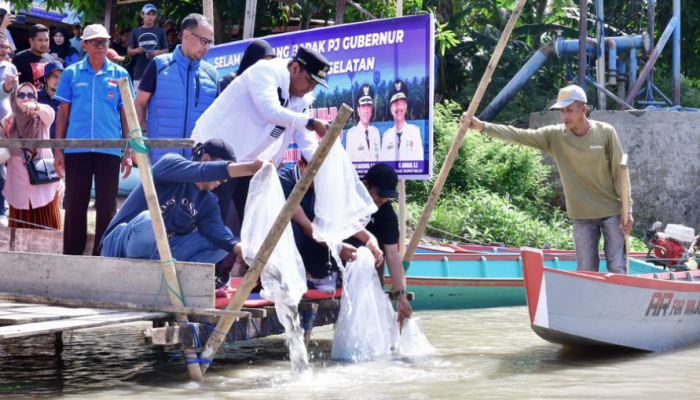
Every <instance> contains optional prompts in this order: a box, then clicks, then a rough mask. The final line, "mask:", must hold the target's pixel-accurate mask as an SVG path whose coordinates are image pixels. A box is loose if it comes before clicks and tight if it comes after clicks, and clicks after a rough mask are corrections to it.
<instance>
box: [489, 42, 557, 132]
mask: <svg viewBox="0 0 700 400" xmlns="http://www.w3.org/2000/svg"><path fill="white" fill-rule="evenodd" d="M551 56H552V44H551V43H548V44H546V45H544V46H542V47H540V49H539V50H537V51H536V52H535V54H534V55H533V56H532V57H530V59H529V60H528V61H527V63H525V65H523V67H522V68H520V71H518V73H517V74H515V76H514V77H513V79H511V80H510V82H508V84H507V85H506V86H505V87H504V88H503V89H502V90H501V91H500V93H498V95H497V96H496V98H494V99H493V101H491V103H490V104H489V105H488V107H486V108H485V109H484V111H482V112H481V114H480V115H479V119H480V120H482V121H492V120H493V119H494V118H496V116H497V115H498V113H500V112H501V111H502V110H503V108H504V107H505V106H506V104H508V102H509V101H511V100H512V99H513V96H515V95H516V94H517V93H518V92H519V91H520V89H522V87H523V85H525V83H527V81H528V80H529V79H530V78H531V77H532V75H534V74H535V72H537V70H539V69H540V68H542V66H543V65H544V64H545V63H546V62H547V60H549V58H550V57H551Z"/></svg>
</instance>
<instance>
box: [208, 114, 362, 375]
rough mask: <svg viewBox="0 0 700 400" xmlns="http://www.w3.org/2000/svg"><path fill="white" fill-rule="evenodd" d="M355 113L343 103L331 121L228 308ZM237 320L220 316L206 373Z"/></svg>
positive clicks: (236, 303)
mask: <svg viewBox="0 0 700 400" xmlns="http://www.w3.org/2000/svg"><path fill="white" fill-rule="evenodd" d="M351 113H352V108H350V107H349V106H348V105H347V104H343V105H342V107H341V108H340V110H339V112H338V115H337V116H336V117H335V120H334V121H333V123H332V124H331V127H330V128H329V129H328V131H327V132H326V134H325V136H324V137H323V140H322V141H321V144H320V145H319V147H318V149H317V150H316V152H315V153H314V156H313V157H312V158H311V161H310V162H309V165H308V166H307V167H306V169H305V170H304V173H303V174H302V175H301V179H299V182H298V183H297V184H296V186H294V190H292V193H291V194H290V196H289V198H288V199H287V202H286V203H285V204H284V207H283V208H282V210H281V211H280V213H279V215H278V216H277V219H276V220H275V223H274V224H273V225H272V229H271V230H270V232H269V233H268V234H267V237H266V238H265V241H264V242H263V244H262V245H261V246H260V250H259V251H258V254H257V255H256V256H255V259H254V260H253V262H252V263H251V264H250V266H249V268H248V271H247V272H246V274H245V276H244V277H243V280H242V281H241V284H240V285H239V286H238V290H236V294H234V296H233V298H232V299H231V302H230V303H229V305H228V307H226V309H227V310H232V311H238V310H240V309H241V307H242V306H243V303H245V300H246V298H247V297H248V295H249V294H250V291H251V290H252V289H253V287H254V286H255V283H256V282H257V280H258V278H259V277H260V273H261V272H262V269H263V267H265V264H267V260H268V259H269V258H270V255H271V254H272V252H273V251H274V249H275V247H276V246H277V242H278V241H279V239H280V237H281V236H282V233H283V232H284V229H285V228H286V227H287V224H289V221H290V220H291V219H292V215H293V214H294V210H296V208H297V206H298V205H299V203H300V202H301V199H302V197H303V196H304V194H305V193H306V192H307V191H308V190H309V187H310V186H311V184H312V183H313V180H314V177H315V176H316V173H318V170H319V169H320V168H321V165H322V164H323V162H324V161H325V159H326V156H328V153H329V152H330V150H331V147H332V146H333V144H334V143H335V141H336V140H337V139H338V135H339V134H340V132H341V131H342V129H343V125H345V122H346V121H347V120H348V118H350V114H351ZM234 320H235V318H233V317H229V316H226V317H222V318H221V319H219V323H218V324H217V325H216V329H214V332H212V334H211V336H210V337H209V339H208V340H207V343H206V344H205V346H204V349H202V353H201V354H200V358H201V360H202V363H201V368H202V373H204V372H206V370H207V368H209V365H210V363H209V360H212V359H214V356H215V355H216V352H217V351H218V350H219V347H220V346H221V343H223V341H224V339H226V333H227V332H228V331H229V330H230V329H231V325H232V324H233V322H234Z"/></svg>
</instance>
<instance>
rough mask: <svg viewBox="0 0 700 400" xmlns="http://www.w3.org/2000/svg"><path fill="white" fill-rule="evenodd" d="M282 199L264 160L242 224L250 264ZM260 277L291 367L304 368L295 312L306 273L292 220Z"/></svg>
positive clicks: (272, 170) (304, 356)
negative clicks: (272, 304)
mask: <svg viewBox="0 0 700 400" xmlns="http://www.w3.org/2000/svg"><path fill="white" fill-rule="evenodd" d="M284 203H285V198H284V192H283V191H282V185H281V184H280V181H279V178H278V177H277V170H276V169H275V167H274V166H273V165H272V164H270V163H265V165H264V166H263V167H262V168H261V169H260V170H259V171H258V172H257V173H256V174H255V176H253V179H252V180H251V181H250V189H249V191H248V199H247V203H246V208H245V219H244V220H243V226H242V227H241V246H242V247H243V257H244V259H245V261H246V263H248V265H250V264H252V262H253V259H254V258H255V256H256V255H257V253H258V251H259V250H260V246H261V245H262V243H263V241H264V240H265V237H266V236H267V234H268V233H269V232H270V229H271V228H272V225H273V224H274V222H275V220H276V219H277V216H278V215H279V213H280V211H281V210H282V207H283V206H284ZM260 280H261V282H262V286H263V290H262V291H261V292H260V296H262V297H263V298H265V299H268V300H271V301H273V302H275V310H276V311H277V316H278V318H279V320H280V321H281V322H282V324H283V325H284V328H285V330H286V332H287V336H286V340H287V345H288V346H289V352H290V359H291V361H292V369H293V370H295V371H300V370H304V369H307V368H308V364H309V361H308V355H307V351H306V346H305V345H304V335H303V332H304V331H303V329H302V327H301V323H300V319H299V312H298V306H299V301H300V300H301V297H302V296H303V295H304V293H306V273H305V271H304V264H303V262H302V260H301V256H300V255H299V251H298V250H297V247H296V244H295V242H294V233H293V232H292V226H291V224H288V225H287V227H286V228H285V230H284V233H283V234H282V237H281V238H280V240H279V242H278V243H277V246H276V247H275V250H274V251H273V252H272V255H271V256H270V259H269V260H268V262H267V264H265V267H264V268H263V271H262V274H261V275H260Z"/></svg>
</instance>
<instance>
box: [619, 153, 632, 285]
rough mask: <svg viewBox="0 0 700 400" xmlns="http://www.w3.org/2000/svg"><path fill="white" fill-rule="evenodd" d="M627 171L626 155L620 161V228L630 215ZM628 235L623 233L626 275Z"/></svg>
mask: <svg viewBox="0 0 700 400" xmlns="http://www.w3.org/2000/svg"><path fill="white" fill-rule="evenodd" d="M629 179H630V175H629V170H628V169H627V154H623V155H622V161H620V183H621V184H622V195H621V196H622V198H621V199H620V200H622V226H627V223H628V222H629V214H630V211H629V210H630V204H629V192H630V189H629ZM629 244H630V235H629V234H627V233H625V262H626V263H627V264H626V269H627V275H629V274H630V248H629Z"/></svg>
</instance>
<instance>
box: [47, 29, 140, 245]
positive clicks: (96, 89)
mask: <svg viewBox="0 0 700 400" xmlns="http://www.w3.org/2000/svg"><path fill="white" fill-rule="evenodd" d="M81 46H83V49H84V50H85V52H86V53H87V54H88V57H87V58H86V59H85V60H83V61H79V62H77V63H75V64H73V65H71V66H69V67H68V68H66V69H65V71H64V72H63V75H61V78H60V80H59V82H58V87H57V88H56V94H55V95H54V98H55V99H57V100H58V101H60V102H61V105H60V106H59V109H58V114H57V116H56V139H122V138H126V137H127V136H128V133H129V128H128V126H127V123H126V114H125V113H124V108H123V102H122V97H121V92H120V91H119V86H118V83H117V81H118V79H120V78H125V77H126V78H128V76H129V74H128V73H127V72H126V70H125V69H124V68H122V67H120V66H118V65H116V64H114V63H111V62H109V61H107V59H106V57H107V50H108V49H109V34H108V33H107V30H106V29H105V27H104V26H102V25H97V24H95V25H88V26H86V27H85V31H84V32H83V42H82V43H81ZM129 86H130V87H131V85H129ZM132 93H133V89H132ZM131 162H132V161H131V151H127V152H126V153H125V154H124V155H123V156H122V154H121V149H105V148H102V149H99V148H94V149H90V148H84V149H63V150H62V149H56V150H55V155H54V166H55V167H56V172H57V173H58V174H59V176H60V177H61V178H64V177H65V180H66V191H65V193H66V194H65V207H66V215H65V221H66V222H65V227H64V234H63V253H64V254H71V255H82V254H83V251H84V250H85V240H86V237H87V209H88V204H89V203H90V189H91V187H92V183H93V178H94V182H95V208H96V210H97V220H96V226H95V246H94V250H93V255H99V253H98V251H97V249H98V247H99V244H100V241H101V240H102V234H103V233H104V231H105V229H107V226H108V225H109V221H111V220H112V217H113V216H114V214H115V213H116V212H117V194H118V190H119V171H120V165H121V172H123V173H125V174H124V178H126V177H127V176H128V175H129V173H130V172H131Z"/></svg>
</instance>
